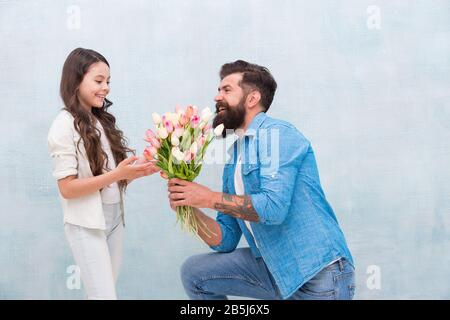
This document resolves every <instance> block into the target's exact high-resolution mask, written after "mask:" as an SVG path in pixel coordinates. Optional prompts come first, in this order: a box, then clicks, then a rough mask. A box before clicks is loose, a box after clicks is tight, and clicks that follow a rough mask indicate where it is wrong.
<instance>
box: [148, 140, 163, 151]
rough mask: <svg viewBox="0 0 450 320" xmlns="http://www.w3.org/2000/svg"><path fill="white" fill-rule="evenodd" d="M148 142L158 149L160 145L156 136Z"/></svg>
mask: <svg viewBox="0 0 450 320" xmlns="http://www.w3.org/2000/svg"><path fill="white" fill-rule="evenodd" d="M149 142H150V144H151V145H152V147H155V148H156V149H159V148H160V147H161V143H160V142H159V140H158V139H157V138H152V139H151V140H150V141H149Z"/></svg>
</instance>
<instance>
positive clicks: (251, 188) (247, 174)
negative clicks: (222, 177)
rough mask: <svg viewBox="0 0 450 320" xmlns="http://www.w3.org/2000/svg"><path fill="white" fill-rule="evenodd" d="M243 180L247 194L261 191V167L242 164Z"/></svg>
mask: <svg viewBox="0 0 450 320" xmlns="http://www.w3.org/2000/svg"><path fill="white" fill-rule="evenodd" d="M242 180H243V182H244V186H245V193H246V194H252V193H258V192H259V191H260V183H261V181H260V180H261V179H260V165H259V164H242Z"/></svg>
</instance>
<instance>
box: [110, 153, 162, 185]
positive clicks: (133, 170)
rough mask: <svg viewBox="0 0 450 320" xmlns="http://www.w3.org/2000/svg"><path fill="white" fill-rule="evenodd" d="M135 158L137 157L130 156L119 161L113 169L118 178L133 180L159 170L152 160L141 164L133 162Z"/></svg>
mask: <svg viewBox="0 0 450 320" xmlns="http://www.w3.org/2000/svg"><path fill="white" fill-rule="evenodd" d="M136 160H138V157H136V156H132V157H129V158H127V159H125V160H123V161H122V162H120V163H119V165H118V166H117V168H116V169H115V171H116V172H117V175H118V177H119V180H134V179H137V178H141V177H145V176H149V175H151V174H153V173H155V172H158V171H159V170H160V169H159V168H158V167H157V166H156V164H155V163H154V162H153V161H149V162H147V163H143V164H133V163H134V162H135V161H136Z"/></svg>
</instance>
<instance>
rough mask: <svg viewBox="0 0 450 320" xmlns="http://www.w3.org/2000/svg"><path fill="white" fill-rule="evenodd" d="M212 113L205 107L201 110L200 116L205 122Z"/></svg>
mask: <svg viewBox="0 0 450 320" xmlns="http://www.w3.org/2000/svg"><path fill="white" fill-rule="evenodd" d="M212 115H213V113H212V112H211V110H210V109H209V108H205V109H203V110H202V113H201V117H200V118H201V119H202V121H204V122H205V123H206V122H208V121H209V120H210V119H211V117H212Z"/></svg>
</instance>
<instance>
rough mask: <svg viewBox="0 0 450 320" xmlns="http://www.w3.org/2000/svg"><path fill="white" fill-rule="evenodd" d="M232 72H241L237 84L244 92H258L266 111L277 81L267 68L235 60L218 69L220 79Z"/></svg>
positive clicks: (270, 102)
mask: <svg viewBox="0 0 450 320" xmlns="http://www.w3.org/2000/svg"><path fill="white" fill-rule="evenodd" d="M233 73H242V80H241V82H240V83H239V86H240V87H241V88H242V89H244V92H247V93H248V91H249V89H253V90H258V91H259V92H260V94H261V106H262V107H263V108H264V112H267V110H269V107H270V105H271V104H272V101H273V96H274V95H275V91H276V90H277V83H276V81H275V79H274V78H273V76H272V75H271V74H270V72H269V70H268V69H267V68H265V67H262V66H259V65H257V64H253V63H249V62H247V61H243V60H237V61H235V62H230V63H226V64H224V65H223V66H222V68H221V69H220V79H221V80H222V79H223V78H225V77H226V76H229V75H230V74H233Z"/></svg>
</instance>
